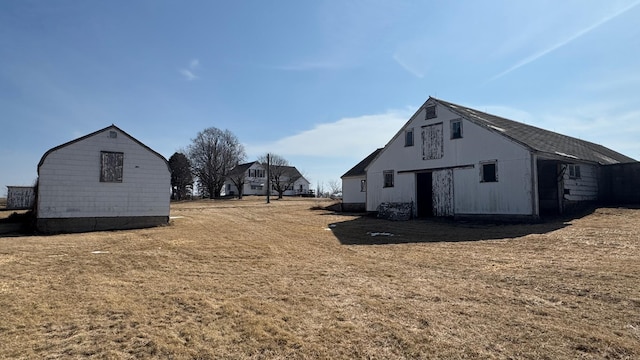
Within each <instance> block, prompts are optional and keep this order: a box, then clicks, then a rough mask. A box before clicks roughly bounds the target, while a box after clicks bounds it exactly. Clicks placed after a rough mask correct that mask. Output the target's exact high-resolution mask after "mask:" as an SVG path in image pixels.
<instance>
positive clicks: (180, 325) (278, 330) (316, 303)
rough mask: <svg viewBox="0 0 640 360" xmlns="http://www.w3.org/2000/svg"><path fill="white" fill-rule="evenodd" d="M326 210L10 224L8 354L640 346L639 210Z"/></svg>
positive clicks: (492, 351) (537, 350)
mask: <svg viewBox="0 0 640 360" xmlns="http://www.w3.org/2000/svg"><path fill="white" fill-rule="evenodd" d="M325 205H328V203H327V202H321V201H317V200H314V199H285V200H279V201H275V200H274V201H272V203H271V204H265V203H264V201H263V199H258V198H247V199H244V200H241V201H238V200H227V201H208V200H202V201H196V202H184V203H177V204H173V205H172V208H171V215H172V217H175V218H173V219H172V220H171V224H170V225H169V226H164V227H157V228H151V229H142V230H134V231H114V232H96V233H87V234H69V235H56V236H16V237H7V236H5V237H0V358H24V359H33V358H47V359H58V358H85V357H86V358H98V359H121V358H125V359H126V358H131V359H134V358H172V359H191V358H198V359H217V358H231V359H249V358H255V359H260V358H265V359H272V358H310V359H316V358H319V359H341V358H342V359H350V358H376V359H398V358H400V359H401V358H434V359H439V358H496V359H507V358H519V359H521V358H524V359H527V358H529V359H544V358H548V359H576V358H582V359H602V358H610V359H634V358H635V359H637V358H640V232H639V231H638V223H640V210H638V209H618V208H601V209H597V210H595V211H594V212H593V213H591V214H589V215H586V216H584V217H582V218H578V219H573V220H564V221H562V220H558V221H551V222H546V223H542V224H526V225H522V224H521V225H490V224H476V223H454V222H449V221H441V220H424V221H423V220H414V221H409V222H390V221H385V220H377V219H374V218H367V217H358V216H352V215H339V214H334V213H332V212H329V211H326V210H313V208H318V207H323V206H325ZM4 213H5V212H2V211H0V217H2V216H5V215H2V214H4ZM6 215H8V213H7V214H6Z"/></svg>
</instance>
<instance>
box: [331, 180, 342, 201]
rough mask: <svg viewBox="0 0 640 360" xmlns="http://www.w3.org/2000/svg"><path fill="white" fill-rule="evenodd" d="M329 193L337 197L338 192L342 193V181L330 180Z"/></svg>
mask: <svg viewBox="0 0 640 360" xmlns="http://www.w3.org/2000/svg"><path fill="white" fill-rule="evenodd" d="M328 185H329V193H330V195H329V196H331V197H335V196H337V195H338V193H342V183H341V182H340V181H337V180H329V182H328Z"/></svg>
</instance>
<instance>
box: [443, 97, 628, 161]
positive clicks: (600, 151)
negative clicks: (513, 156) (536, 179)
mask: <svg viewBox="0 0 640 360" xmlns="http://www.w3.org/2000/svg"><path fill="white" fill-rule="evenodd" d="M430 99H433V100H435V101H436V102H437V103H438V104H440V105H442V106H444V107H446V108H447V109H449V110H451V111H452V112H454V113H456V114H458V115H460V116H461V117H463V118H465V119H466V120H469V121H471V122H473V123H474V124H476V125H479V126H482V127H484V128H486V129H488V130H490V131H493V132H496V133H498V134H501V135H502V136H505V137H507V138H510V139H512V140H513V141H515V142H518V143H520V144H522V145H524V146H526V147H528V148H529V149H530V150H532V151H535V152H538V153H541V154H543V155H545V156H549V157H553V158H558V159H567V160H573V161H576V160H577V161H586V162H594V163H598V164H601V165H608V164H617V163H625V162H635V161H636V160H634V159H633V158H630V157H628V156H626V155H623V154H620V153H618V152H616V151H613V150H611V149H609V148H606V147H604V146H602V145H598V144H595V143H592V142H589V141H585V140H581V139H577V138H574V137H571V136H566V135H562V134H558V133H555V132H553V131H549V130H545V129H541V128H539V127H535V126H531V125H527V124H524V123H520V122H517V121H513V120H509V119H505V118H503V117H500V116H496V115H492V114H487V113H485V112H482V111H479V110H475V109H471V108H468V107H465V106H461V105H457V104H453V103H450V102H447V101H443V100H439V99H436V98H433V97H432V98H430Z"/></svg>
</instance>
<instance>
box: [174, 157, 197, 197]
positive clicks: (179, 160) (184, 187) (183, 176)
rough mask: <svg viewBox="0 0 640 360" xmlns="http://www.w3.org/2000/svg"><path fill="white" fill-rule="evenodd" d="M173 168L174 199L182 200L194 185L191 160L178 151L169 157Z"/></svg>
mask: <svg viewBox="0 0 640 360" xmlns="http://www.w3.org/2000/svg"><path fill="white" fill-rule="evenodd" d="M169 168H170V169H171V196H172V198H173V199H174V200H182V199H184V198H185V196H186V195H187V194H188V193H189V192H190V190H191V188H192V187H193V174H192V173H191V162H190V161H189V159H188V158H187V157H186V156H185V155H184V154H183V153H180V152H176V153H174V154H173V155H171V157H170V158H169Z"/></svg>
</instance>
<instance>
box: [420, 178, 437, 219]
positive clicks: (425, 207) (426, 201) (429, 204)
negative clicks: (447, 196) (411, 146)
mask: <svg viewBox="0 0 640 360" xmlns="http://www.w3.org/2000/svg"><path fill="white" fill-rule="evenodd" d="M432 181H433V177H432V175H431V173H430V172H427V173H418V174H416V201H417V210H418V217H431V216H433V188H432Z"/></svg>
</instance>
